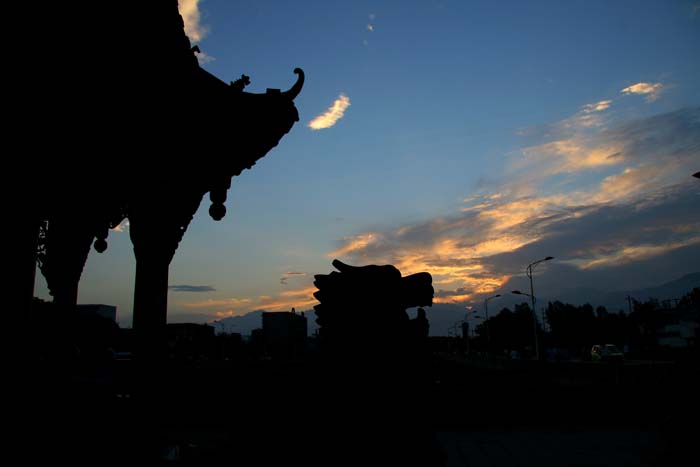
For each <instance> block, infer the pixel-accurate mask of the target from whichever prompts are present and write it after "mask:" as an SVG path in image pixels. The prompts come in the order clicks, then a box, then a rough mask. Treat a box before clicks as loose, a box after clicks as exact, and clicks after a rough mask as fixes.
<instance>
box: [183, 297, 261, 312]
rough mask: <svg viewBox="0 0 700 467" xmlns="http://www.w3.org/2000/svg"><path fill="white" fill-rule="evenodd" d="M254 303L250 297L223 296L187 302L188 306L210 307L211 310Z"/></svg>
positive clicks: (186, 305)
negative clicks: (221, 297)
mask: <svg viewBox="0 0 700 467" xmlns="http://www.w3.org/2000/svg"><path fill="white" fill-rule="evenodd" d="M250 303H252V300H251V299H249V298H223V299H212V298H210V299H207V300H202V301H199V302H190V303H185V304H184V306H185V307H186V308H209V309H211V310H215V309H220V308H232V307H233V308H235V307H241V306H247V305H249V304H250Z"/></svg>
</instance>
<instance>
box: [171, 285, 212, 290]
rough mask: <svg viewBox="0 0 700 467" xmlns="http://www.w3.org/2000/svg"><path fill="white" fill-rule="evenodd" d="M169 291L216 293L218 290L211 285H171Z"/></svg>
mask: <svg viewBox="0 0 700 467" xmlns="http://www.w3.org/2000/svg"><path fill="white" fill-rule="evenodd" d="M168 289H170V290H172V291H173V292H214V291H216V289H215V288H214V287H212V286H210V285H170V286H168Z"/></svg>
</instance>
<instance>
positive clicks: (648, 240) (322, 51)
mask: <svg viewBox="0 0 700 467" xmlns="http://www.w3.org/2000/svg"><path fill="white" fill-rule="evenodd" d="M180 10H181V13H182V15H183V18H184V19H185V24H186V31H187V34H188V36H189V37H190V39H191V41H192V43H193V44H197V45H199V48H200V49H201V51H202V53H201V54H200V55H199V57H198V58H199V60H200V64H201V66H202V67H204V68H205V69H207V70H208V71H210V72H211V73H213V74H214V75H216V76H218V77H219V78H221V79H222V80H223V81H226V82H229V81H234V80H236V79H238V78H239V77H240V76H241V74H246V75H248V76H250V80H251V84H250V85H249V86H248V87H247V88H246V91H248V92H256V93H264V92H265V90H266V89H267V88H282V89H287V88H289V87H290V86H291V85H292V84H293V83H294V81H295V78H296V76H295V75H294V74H293V73H292V70H293V69H294V68H295V67H301V68H303V69H304V71H305V72H306V84H305V86H304V89H303V91H302V92H301V94H300V95H299V96H298V97H297V98H296V100H295V103H296V106H297V108H298V110H299V115H300V121H299V122H298V123H297V124H296V125H295V127H294V128H293V129H292V130H291V132H290V133H289V134H288V135H287V136H285V137H284V138H283V139H282V141H281V143H280V144H279V146H278V147H276V148H275V149H273V150H272V151H270V152H269V153H268V155H267V156H266V157H265V158H264V159H262V160H260V161H259V162H258V163H257V164H256V165H255V167H253V168H252V170H247V171H245V172H243V173H242V174H241V175H240V176H239V177H236V178H234V180H233V183H232V186H231V189H230V190H229V196H228V201H227V203H226V205H227V215H226V217H225V218H224V219H223V220H222V221H220V222H215V221H213V220H212V219H211V218H210V217H209V215H208V214H207V209H208V206H209V202H208V198H205V200H204V201H203V202H202V205H201V206H200V210H199V211H198V212H197V215H196V216H195V218H194V220H193V222H192V223H191V224H190V226H189V229H188V231H187V233H186V234H185V237H184V239H183V241H182V242H181V243H180V247H179V249H178V251H177V253H176V255H175V258H174V259H173V262H172V263H171V267H170V284H171V286H172V287H171V290H170V293H169V297H168V300H169V318H168V319H169V321H170V322H210V321H213V320H217V319H221V318H225V317H229V316H240V315H244V314H246V313H248V312H251V311H253V310H261V309H262V310H268V311H282V310H290V309H291V308H292V307H295V308H296V309H297V310H304V309H309V308H311V307H312V306H313V305H314V304H315V303H317V302H316V301H315V300H314V298H313V296H312V294H313V292H314V290H315V288H314V287H313V275H314V274H327V273H329V272H330V271H331V270H332V266H331V261H332V260H333V259H334V258H338V259H340V260H342V261H344V262H347V263H350V264H356V265H363V264H394V265H395V266H397V267H398V268H399V269H400V270H401V272H402V273H403V274H404V275H406V274H412V273H415V272H419V271H427V272H430V273H431V274H432V275H433V282H434V284H433V285H434V287H435V290H436V297H435V301H436V302H438V303H452V304H458V305H460V306H461V305H464V306H471V305H474V304H481V303H482V302H483V300H484V298H486V297H488V296H491V295H493V294H497V293H507V292H508V291H509V290H511V289H512V288H517V287H523V284H524V282H523V280H524V271H525V268H526V267H527V265H528V264H530V263H532V262H533V261H537V260H539V259H542V258H544V257H545V256H553V257H554V258H555V259H554V260H551V261H548V262H546V263H542V264H540V265H539V266H538V267H537V269H536V275H535V283H536V284H537V287H538V289H537V293H536V294H535V295H538V294H539V293H542V294H546V295H547V296H548V297H556V295H557V293H558V292H559V291H564V290H566V289H571V288H576V287H590V288H597V289H600V290H623V289H635V288H641V287H646V286H654V285H658V284H660V283H663V282H666V281H670V280H673V279H676V278H678V277H680V276H682V275H684V274H687V273H690V272H694V271H698V270H700V267H699V266H697V265H698V264H700V180H698V179H695V178H693V177H691V174H693V173H695V172H697V171H699V170H700V60H699V58H700V1H697V0H695V1H691V0H659V1H640V0H636V1H625V0H620V1H615V2H610V1H603V0H600V1H597V0H587V1H561V0H557V1H554V0H552V1H532V2H522V1H501V2H493V1H464V0H460V1H457V0H455V1H381V2H380V1H352V2H349V1H348V2H334V1H328V0H326V1H323V2H321V1H318V2H316V1H301V0H300V1H298V2H287V1H264V0H260V1H255V2H238V1H230V0H199V1H198V0H180ZM136 13H137V12H136ZM189 97H191V96H183V98H189ZM197 118H198V117H197V115H183V116H182V125H183V127H185V126H187V125H189V124H191V123H192V122H193V121H196V120H197ZM196 137H197V138H206V137H207V135H206V133H204V134H199V135H197V136H196ZM233 156H234V155H233V154H232V155H231V157H233ZM193 157H194V155H193ZM108 242H109V248H108V250H107V251H106V252H105V253H102V254H98V253H97V252H95V251H92V252H91V253H90V255H89V257H88V261H87V264H86V266H85V270H84V272H83V277H82V280H81V283H80V289H79V302H80V303H106V304H110V305H116V306H117V309H118V312H117V313H118V320H119V323H120V325H121V326H130V325H131V309H132V306H133V285H134V271H135V260H134V256H133V251H132V246H131V243H130V240H129V235H128V222H125V223H123V224H122V225H121V226H119V227H118V228H117V229H115V230H113V231H112V232H110V236H109V238H108ZM698 285H699V286H700V284H698ZM516 286H517V287H516ZM36 295H37V296H39V297H42V298H45V299H49V298H50V296H49V294H48V292H47V290H46V284H45V281H44V279H43V277H41V275H40V273H37V282H36Z"/></svg>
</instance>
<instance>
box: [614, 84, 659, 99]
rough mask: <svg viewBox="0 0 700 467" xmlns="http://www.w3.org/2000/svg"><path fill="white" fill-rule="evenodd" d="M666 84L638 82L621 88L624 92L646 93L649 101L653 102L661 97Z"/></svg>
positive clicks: (627, 93) (628, 93)
mask: <svg viewBox="0 0 700 467" xmlns="http://www.w3.org/2000/svg"><path fill="white" fill-rule="evenodd" d="M663 87H664V85H663V84H661V83H644V82H642V83H637V84H633V85H632V86H627V87H626V88H625V89H623V90H621V91H620V92H621V93H622V94H626V95H630V94H641V95H646V96H647V97H646V101H647V102H653V101H655V100H656V99H658V98H659V94H660V93H661V90H662V89H663Z"/></svg>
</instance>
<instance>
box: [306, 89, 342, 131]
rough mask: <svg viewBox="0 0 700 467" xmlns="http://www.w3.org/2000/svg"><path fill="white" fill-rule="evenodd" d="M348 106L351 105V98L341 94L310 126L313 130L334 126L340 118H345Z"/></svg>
mask: <svg viewBox="0 0 700 467" xmlns="http://www.w3.org/2000/svg"><path fill="white" fill-rule="evenodd" d="M348 107H350V99H349V98H348V97H347V96H346V95H345V94H340V96H338V98H337V99H336V100H335V102H333V105H331V106H330V107H329V108H328V110H326V112H324V113H323V114H321V115H319V116H318V117H316V118H314V119H313V120H311V121H310V122H309V128H311V129H312V130H322V129H324V128H330V127H332V126H333V125H335V124H336V123H337V122H338V120H340V119H341V118H343V115H345V110H346V109H347V108H348Z"/></svg>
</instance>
